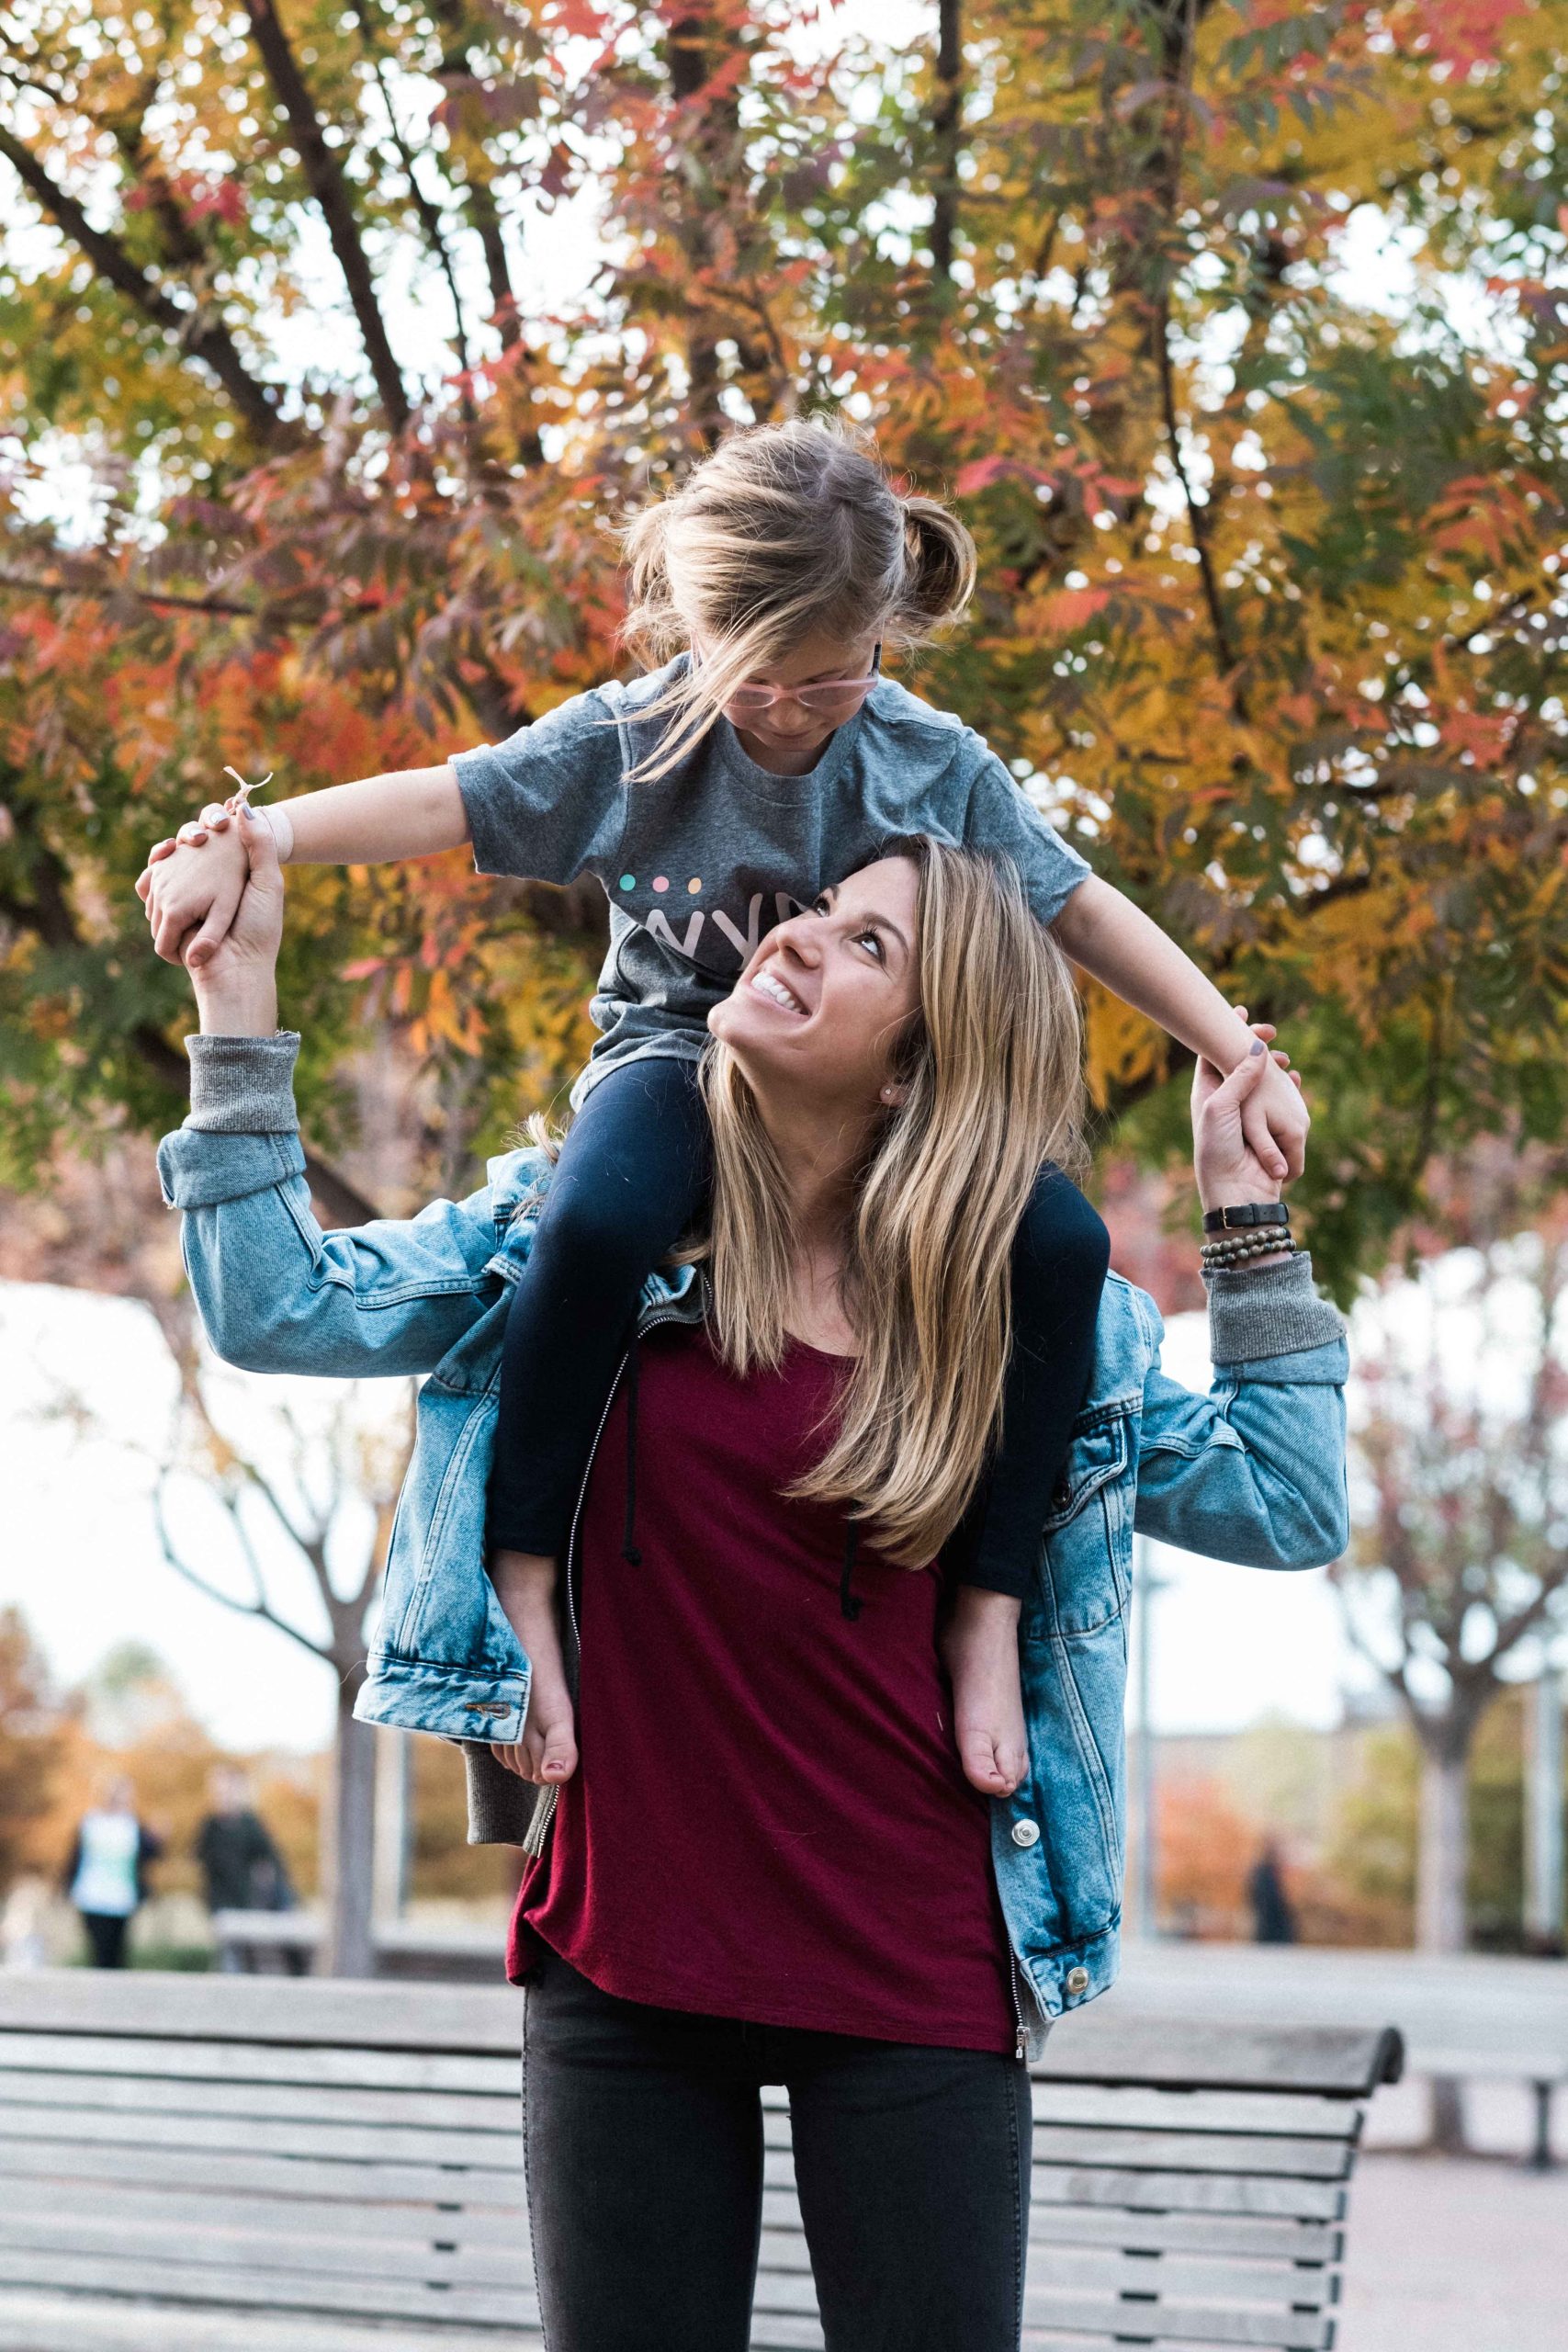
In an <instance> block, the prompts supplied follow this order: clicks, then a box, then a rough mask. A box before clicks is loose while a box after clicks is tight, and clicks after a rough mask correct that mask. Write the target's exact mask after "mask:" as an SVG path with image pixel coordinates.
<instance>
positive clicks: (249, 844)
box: [190, 808, 284, 1037]
mask: <svg viewBox="0 0 1568 2352" xmlns="http://www.w3.org/2000/svg"><path fill="white" fill-rule="evenodd" d="M235 831H237V833H238V834H239V838H240V841H241V842H242V844H243V848H244V852H245V863H246V876H245V886H244V888H243V892H242V893H241V897H240V902H239V905H238V907H237V908H236V909H235V911H234V918H233V921H232V922H231V925H230V927H229V929H228V930H227V932H225V933H224V935H223V937H222V938H221V939H220V940H219V941H218V943H217V944H216V945H215V946H214V947H213V949H212V951H211V954H210V955H209V957H208V959H207V961H206V962H205V963H203V964H199V965H197V966H196V967H194V968H193V969H191V974H190V978H191V986H192V987H193V989H195V991H196V1002H197V1012H199V1013H200V1015H201V1026H202V1029H203V1031H204V1032H205V1033H206V1034H208V1035H221V1036H227V1037H269V1036H271V1035H272V1033H273V1031H274V1030H275V1029H276V1026H277V950H278V945H279V943H280V942H281V940H282V937H283V904H284V886H283V868H282V866H281V865H279V864H278V860H277V843H276V841H275V840H274V838H273V833H272V828H271V827H270V825H268V824H266V823H265V822H264V820H262V819H261V818H259V817H256V816H254V815H253V814H252V812H251V810H250V809H249V808H243V809H241V811H240V813H239V815H238V817H237V819H236V821H235Z"/></svg>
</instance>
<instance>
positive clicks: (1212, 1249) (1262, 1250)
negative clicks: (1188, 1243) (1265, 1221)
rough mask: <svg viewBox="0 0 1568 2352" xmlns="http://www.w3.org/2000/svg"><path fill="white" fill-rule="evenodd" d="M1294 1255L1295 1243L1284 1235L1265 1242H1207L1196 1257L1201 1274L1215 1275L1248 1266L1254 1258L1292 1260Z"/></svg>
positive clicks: (1270, 1238)
mask: <svg viewBox="0 0 1568 2352" xmlns="http://www.w3.org/2000/svg"><path fill="white" fill-rule="evenodd" d="M1295 1253H1296V1244H1295V1242H1294V1241H1293V1240H1292V1238H1291V1236H1290V1235H1289V1234H1288V1233H1284V1234H1280V1235H1278V1236H1274V1235H1270V1237H1269V1239H1268V1240H1266V1241H1226V1242H1208V1243H1206V1244H1205V1245H1204V1247H1203V1248H1202V1249H1201V1250H1200V1251H1199V1253H1198V1255H1199V1261H1200V1262H1201V1266H1202V1269H1203V1272H1205V1273H1206V1274H1217V1273H1223V1272H1224V1271H1225V1270H1226V1269H1227V1268H1229V1267H1236V1266H1246V1265H1248V1264H1250V1263H1251V1261H1252V1260H1253V1259H1254V1258H1293V1257H1294V1256H1295Z"/></svg>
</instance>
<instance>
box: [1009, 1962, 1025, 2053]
mask: <svg viewBox="0 0 1568 2352" xmlns="http://www.w3.org/2000/svg"><path fill="white" fill-rule="evenodd" d="M1008 1990H1009V1991H1010V1993H1011V1995H1012V2014H1013V2021H1014V2023H1015V2025H1016V2026H1017V2029H1018V2040H1017V2042H1016V2044H1015V2048H1016V2051H1017V2055H1018V2063H1019V2064H1020V2065H1021V2066H1022V2065H1026V2064H1028V2061H1029V2028H1028V2027H1027V2026H1026V2025H1025V2024H1024V2022H1023V2003H1022V2002H1021V2000H1020V1998H1019V1996H1018V1954H1017V1953H1016V1952H1015V1951H1013V1948H1012V1938H1011V1937H1009V1938H1008Z"/></svg>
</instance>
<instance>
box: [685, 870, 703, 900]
mask: <svg viewBox="0 0 1568 2352" xmlns="http://www.w3.org/2000/svg"><path fill="white" fill-rule="evenodd" d="M686 888H687V889H688V890H689V891H690V893H691V895H692V897H693V898H694V899H695V898H699V897H700V896H701V895H702V888H703V877H702V876H701V875H700V874H694V875H693V876H692V878H691V880H690V881H689V882H688V883H687V885H686Z"/></svg>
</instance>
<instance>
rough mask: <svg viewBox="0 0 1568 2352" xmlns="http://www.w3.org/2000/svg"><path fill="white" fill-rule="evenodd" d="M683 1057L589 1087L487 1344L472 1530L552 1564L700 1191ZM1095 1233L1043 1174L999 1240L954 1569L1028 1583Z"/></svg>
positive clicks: (694, 1105) (692, 1091) (706, 1159)
mask: <svg viewBox="0 0 1568 2352" xmlns="http://www.w3.org/2000/svg"><path fill="white" fill-rule="evenodd" d="M709 1171H710V1147H709V1135H708V1121H707V1114H706V1112H705V1109H704V1107H703V1103H702V1098H701V1096H700V1094H699V1093H698V1091H697V1082H696V1066H695V1064H694V1063H693V1062H690V1061H684V1060H677V1059H676V1058H675V1057H673V1056H660V1057H658V1058H651V1057H650V1058H649V1059H648V1060H646V1061H637V1062H629V1063H626V1064H625V1065H623V1067H622V1068H621V1069H617V1070H615V1071H613V1072H612V1073H611V1074H610V1075H609V1076H608V1077H607V1078H603V1079H601V1080H600V1081H599V1083H598V1085H597V1086H595V1087H594V1088H593V1089H592V1091H591V1092H590V1094H589V1096H588V1099H587V1101H586V1102H585V1103H584V1104H583V1106H582V1109H581V1111H580V1112H579V1113H578V1115H577V1118H576V1120H575V1122H574V1123H573V1125H572V1126H571V1128H570V1132H569V1134H568V1136H567V1137H566V1141H565V1143H564V1145H563V1146H562V1149H561V1155H560V1159H559V1161H558V1164H557V1167H556V1170H555V1174H554V1179H553V1181H552V1182H551V1186H550V1193H549V1199H548V1201H547V1204H546V1207H545V1211H544V1215H543V1216H542V1217H541V1218H540V1221H539V1227H538V1230H537V1232H536V1235H535V1237H534V1243H533V1248H532V1250H531V1252H530V1255H529V1260H528V1271H527V1274H526V1276H525V1279H524V1280H523V1281H522V1282H520V1283H518V1284H517V1287H516V1290H515V1292H514V1294H513V1303H512V1309H511V1312H510V1314H509V1316H508V1317H507V1324H506V1336H505V1340H504V1342H503V1345H502V1362H501V1397H500V1411H499V1418H498V1420H497V1425H496V1438H495V1461H494V1465H493V1468H492V1470H491V1482H490V1497H489V1539H490V1542H491V1544H495V1545H499V1546H501V1547H502V1548H503V1549H504V1550H506V1551H511V1552H535V1553H541V1554H543V1555H546V1556H547V1557H555V1558H559V1557H560V1556H562V1555H564V1553H565V1550H566V1545H567V1539H568V1537H569V1535H570V1531H571V1521H572V1514H573V1512H574V1510H575V1509H576V1504H577V1497H578V1493H579V1490H580V1488H581V1484H582V1477H583V1473H584V1470H585V1468H586V1465H587V1462H588V1456H589V1453H590V1451H591V1449H592V1443H593V1438H594V1433H595V1431H596V1430H597V1429H598V1426H599V1421H600V1418H601V1416H602V1414H603V1413H604V1400H605V1398H606V1397H608V1395H609V1393H610V1385H611V1383H612V1381H613V1380H614V1378H615V1366H616V1364H617V1363H618V1361H619V1358H620V1354H621V1351H622V1350H623V1348H624V1346H625V1343H626V1333H627V1330H628V1328H629V1326H630V1324H631V1320H632V1317H633V1315H634V1314H635V1312H636V1308H637V1297H638V1294H639V1293H640V1291H641V1288H642V1285H643V1283H644V1282H645V1281H646V1280H647V1278H648V1276H649V1274H650V1273H651V1272H652V1271H653V1269H654V1267H655V1266H657V1265H658V1264H659V1262H660V1260H661V1259H662V1258H663V1257H664V1256H665V1255H666V1254H667V1253H668V1251H669V1250H671V1249H672V1248H673V1247H674V1245H675V1243H676V1242H677V1241H679V1240H680V1239H681V1238H682V1235H683V1234H684V1233H686V1232H687V1231H688V1230H689V1229H690V1227H692V1226H693V1224H694V1222H695V1220H696V1217H697V1216H698V1213H699V1211H700V1209H701V1207H702V1204H703V1201H704V1198H705V1193H706V1191H707V1185H708V1181H709ZM1109 1258H1110V1244H1109V1239H1108V1237H1107V1234H1106V1230H1105V1227H1104V1226H1103V1225H1102V1224H1101V1222H1100V1218H1099V1217H1098V1216H1097V1215H1096V1214H1095V1212H1094V1210H1093V1209H1092V1208H1091V1207H1090V1206H1089V1203H1088V1202H1087V1201H1086V1200H1085V1198H1084V1196H1083V1194H1082V1193H1080V1192H1079V1191H1078V1189H1077V1185H1076V1184H1074V1183H1072V1182H1070V1181H1069V1180H1068V1178H1066V1176H1064V1175H1063V1174H1062V1172H1061V1170H1060V1169H1057V1168H1053V1167H1046V1168H1044V1169H1043V1170H1041V1174H1040V1179H1039V1182H1037V1183H1036V1185H1035V1188H1034V1193H1033V1196H1032V1199H1031V1201H1030V1204H1029V1206H1028V1208H1027V1209H1026V1211H1025V1212H1024V1216H1023V1220H1022V1223H1021V1226H1020V1227H1019V1231H1018V1238H1017V1240H1016V1241H1015V1243H1014V1245H1013V1256H1012V1306H1013V1349H1012V1356H1011V1360H1010V1363H1009V1366H1008V1375H1007V1388H1006V1393H1005V1399H1004V1407H1003V1442H1002V1446H1001V1449H1000V1451H999V1452H998V1454H997V1456H996V1459H995V1461H994V1462H993V1464H992V1465H991V1471H990V1475H989V1477H988V1479H987V1481H986V1483H985V1485H984V1486H983V1487H982V1488H981V1489H980V1492H979V1493H978V1494H977V1496H976V1500H975V1502H974V1504H973V1505H972V1506H971V1508H970V1510H969V1512H968V1515H967V1517H966V1519H965V1521H964V1526H963V1527H962V1528H961V1529H960V1530H959V1532H958V1533H957V1535H956V1536H955V1537H954V1539H953V1546H952V1547H951V1555H950V1556H951V1558H952V1561H953V1567H954V1570H955V1573H956V1574H957V1576H958V1577H959V1578H960V1580H961V1581H962V1582H964V1583H965V1584H974V1585H981V1586H984V1587H985V1588H987V1589H988V1590H990V1591H993V1592H1007V1593H1012V1594H1014V1595H1015V1596H1017V1597H1018V1598H1020V1599H1021V1598H1022V1597H1023V1595H1024V1594H1025V1593H1026V1592H1027V1590H1028V1589H1029V1584H1030V1579H1031V1577H1032V1575H1033V1571H1034V1564H1035V1560H1036V1556H1037V1555H1038V1552H1039V1547H1040V1531H1041V1529H1042V1527H1043V1524H1044V1521H1045V1518H1046V1514H1047V1512H1048V1510H1049V1508H1050V1502H1051V1497H1052V1495H1053V1493H1054V1492H1055V1487H1056V1483H1057V1480H1058V1479H1059V1477H1060V1476H1061V1472H1062V1466H1063V1464H1064V1463H1065V1461H1066V1453H1067V1441H1068V1436H1069V1433H1070V1431H1071V1429H1072V1424H1073V1419H1074V1417H1075V1415H1076V1414H1077V1410H1078V1408H1079V1407H1080V1405H1081V1404H1082V1402H1083V1399H1084V1395H1085V1392H1086V1390H1087V1388H1088V1386H1089V1373H1090V1371H1091V1369H1092V1367H1093V1363H1094V1327H1095V1320H1096V1317H1097V1316H1098V1314H1099V1311H1100V1290H1101V1288H1102V1287H1103V1284H1104V1281H1105V1271H1106V1266H1107V1264H1108V1262H1109Z"/></svg>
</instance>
